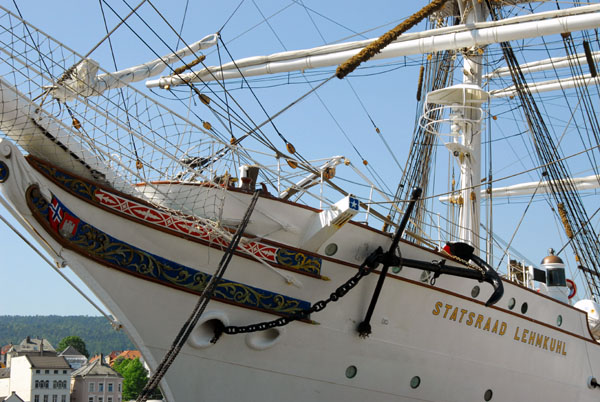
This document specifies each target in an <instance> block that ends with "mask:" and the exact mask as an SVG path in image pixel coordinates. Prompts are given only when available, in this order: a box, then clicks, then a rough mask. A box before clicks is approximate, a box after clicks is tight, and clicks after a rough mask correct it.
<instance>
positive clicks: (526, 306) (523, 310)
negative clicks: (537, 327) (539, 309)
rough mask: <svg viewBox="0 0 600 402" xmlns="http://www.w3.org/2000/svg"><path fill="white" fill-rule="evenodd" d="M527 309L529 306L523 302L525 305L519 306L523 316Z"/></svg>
mask: <svg viewBox="0 0 600 402" xmlns="http://www.w3.org/2000/svg"><path fill="white" fill-rule="evenodd" d="M528 307H529V306H528V305H527V302H525V303H523V304H521V313H522V314H525V313H526V312H527V308H528Z"/></svg>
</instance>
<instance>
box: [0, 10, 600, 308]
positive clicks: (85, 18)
mask: <svg viewBox="0 0 600 402" xmlns="http://www.w3.org/2000/svg"><path fill="white" fill-rule="evenodd" d="M255 1H256V4H258V7H257V6H255V5H254V2H253V1H252V0H246V1H245V2H244V4H243V5H242V7H240V9H239V10H238V12H237V13H236V14H235V15H234V17H233V18H232V19H231V21H230V22H229V23H227V25H226V26H225V28H224V29H223V31H222V34H223V38H224V40H225V41H226V42H228V41H232V42H230V49H231V50H232V53H233V54H234V56H235V57H247V56H250V55H260V54H269V53H273V52H278V51H283V50H284V46H285V49H288V50H291V49H298V48H305V47H312V46H318V45H322V44H324V42H323V39H325V41H326V42H332V41H335V40H338V39H341V38H344V37H347V36H349V35H350V34H351V32H350V31H349V30H348V29H347V28H346V27H352V29H354V30H355V31H357V32H361V31H364V30H367V29H369V28H371V27H375V26H378V25H381V24H385V23H388V22H393V21H399V20H400V19H402V18H403V17H406V16H407V15H409V14H410V13H411V12H414V11H416V10H417V9H418V8H420V7H422V6H423V5H425V3H426V2H425V1H423V0H420V1H413V2H398V1H397V0H396V1H391V0H390V1H378V2H376V3H377V5H376V6H374V5H373V4H371V3H368V4H367V5H366V6H365V3H364V2H357V1H354V2H352V1H351V2H344V3H342V4H344V5H343V6H341V7H340V6H339V4H338V5H335V4H332V2H323V1H309V0H305V1H304V4H305V5H306V6H308V7H310V8H311V9H312V10H313V12H311V13H310V15H311V17H312V21H311V20H310V18H309V17H308V13H306V11H305V10H302V9H301V7H300V6H299V4H298V3H299V2H300V0H294V1H292V0H290V1H287V2H286V1H283V2H280V1H262V0H261V1H257V0H255ZM131 3H132V4H133V3H137V1H131ZM156 3H157V6H159V4H158V2H156ZM160 3H161V4H160V8H161V11H163V12H164V13H165V14H167V16H168V18H169V19H170V21H171V22H172V23H173V25H174V26H175V27H176V28H177V29H179V26H180V25H181V21H182V15H183V9H184V7H185V1H182V2H180V3H181V5H180V6H178V7H175V6H173V5H172V2H160ZM197 3H200V2H194V1H190V8H189V13H188V15H187V17H186V23H185V25H184V30H183V37H184V38H185V39H186V41H188V42H193V41H195V40H197V39H199V38H201V37H203V36H205V35H207V34H210V33H214V32H216V31H217V30H219V29H220V28H221V27H222V26H223V24H224V23H225V21H226V20H227V18H228V17H229V15H230V14H231V13H232V12H233V10H234V9H235V8H236V6H237V5H238V4H239V1H238V0H228V1H220V2H218V3H215V2H213V3H206V2H201V3H202V4H197ZM0 4H1V5H2V6H4V7H6V8H8V9H9V10H11V11H15V6H14V4H13V2H12V1H6V0H3V1H1V2H0ZM18 4H19V7H20V10H21V12H22V14H23V16H24V18H25V19H26V20H28V21H30V22H31V23H32V24H33V25H35V26H37V27H38V28H40V29H41V30H42V31H45V32H47V33H49V34H51V35H53V36H55V38H56V39H58V40H59V41H62V42H63V43H65V44H66V45H67V46H69V47H71V48H73V49H75V50H76V51H78V52H79V53H82V54H83V53H86V52H87V51H88V50H89V49H91V47H92V46H94V45H95V44H96V43H97V41H98V40H99V39H100V38H102V37H103V35H104V33H105V30H104V25H103V21H102V14H101V13H100V8H99V5H98V2H94V1H81V0H57V1H28V2H23V1H18ZM110 4H111V5H114V6H115V7H118V8H119V9H120V10H121V12H122V15H124V12H123V11H122V10H123V9H124V8H123V7H122V5H121V4H122V3H121V0H113V1H110ZM167 4H168V5H167ZM216 4H218V6H215V7H213V8H210V9H207V10H203V9H202V8H201V7H202V6H204V7H211V5H216ZM398 4H401V5H400V6H399V5H398ZM120 5H121V6H120ZM288 6H289V7H288ZM144 7H146V11H148V7H147V5H145V6H144ZM359 7H360V9H359ZM258 8H260V12H262V13H263V14H264V15H271V14H273V13H275V12H277V11H279V10H281V12H280V14H278V15H277V17H274V18H273V19H272V20H271V24H272V25H271V27H269V26H267V25H265V24H262V25H260V26H258V27H257V28H254V29H252V30H251V31H250V33H249V34H247V36H249V37H250V38H251V40H250V41H244V40H242V39H240V40H237V39H235V38H236V37H237V35H239V34H240V33H242V32H244V31H246V30H249V29H251V28H252V27H254V26H255V24H257V23H258V22H260V21H261V20H262V17H261V15H260V12H259V10H258ZM146 15H149V13H147V14H146ZM148 18H149V20H151V17H148ZM300 20H302V21H300ZM332 20H334V21H335V22H333V21H332ZM152 21H153V22H154V24H153V26H155V27H156V29H158V30H160V29H164V28H160V26H161V25H160V21H158V20H157V19H154V20H152ZM300 22H301V23H300ZM313 22H314V25H313ZM114 24H115V20H114V17H113V18H110V17H109V24H108V25H109V26H110V27H112V26H114ZM315 25H316V26H317V27H318V30H317V29H316V28H315ZM301 26H302V27H304V28H303V29H304V30H301V29H300V27H301ZM290 27H291V28H292V29H290ZM307 27H308V28H307ZM387 27H388V28H389V27H390V26H389V25H388V26H387ZM271 28H272V29H273V30H275V31H276V32H277V35H278V36H277V37H276V36H275V35H274V34H273V32H272V31H271ZM143 30H144V29H142V28H140V33H143V32H142V31H143ZM165 32H166V31H165ZM381 32H382V30H381V29H380V30H378V31H376V33H368V34H366V36H367V37H373V36H374V35H375V34H380V33H381ZM117 33H118V35H115V36H116V38H115V39H117V40H115V41H114V42H113V45H114V46H115V51H116V53H117V54H118V55H119V59H118V62H119V66H118V67H119V68H124V67H128V66H130V65H134V64H139V63H142V62H145V61H148V60H151V59H153V58H155V56H154V55H153V54H152V53H151V52H150V51H149V50H148V49H147V48H146V47H145V45H144V44H142V43H140V42H139V41H137V40H135V39H131V34H130V33H129V32H128V30H127V29H125V28H121V29H120V30H119V31H118V32H117ZM121 34H122V35H123V36H119V35H121ZM148 35H150V33H149V32H147V30H146V32H145V37H146V36H148ZM125 37H127V38H129V39H123V40H118V39H119V38H125ZM166 40H167V41H168V42H169V44H170V45H171V46H175V43H176V38H175V37H174V36H173V35H172V34H171V35H167V36H166ZM281 43H283V45H282V44H281ZM157 51H158V52H159V53H160V54H166V53H167V51H166V50H164V49H162V50H160V49H157ZM109 55H110V53H109V51H108V48H107V46H102V47H101V48H100V49H99V50H98V51H96V52H95V53H94V54H92V58H95V59H97V60H100V61H101V62H102V65H103V67H104V68H106V69H107V70H112V60H111V59H110V58H109ZM417 71H418V67H416V66H413V67H406V68H404V69H403V70H399V71H396V72H392V73H390V78H391V80H390V81H389V82H387V83H384V84H383V85H382V84H377V85H381V86H380V87H377V88H376V89H375V90H373V88H369V86H371V85H375V84H373V83H372V82H371V81H370V79H369V78H368V77H364V78H353V80H352V83H353V85H354V87H355V89H356V90H357V92H358V93H359V94H360V95H361V100H362V101H363V103H364V104H365V106H366V108H367V110H368V111H369V114H370V115H371V117H372V118H373V119H374V120H375V122H376V124H377V125H378V127H379V128H380V129H381V130H382V132H383V133H384V135H385V136H386V139H387V140H388V141H389V143H390V144H391V146H392V148H393V149H394V150H395V152H396V157H397V158H398V159H399V160H400V161H401V163H402V164H403V163H404V159H405V156H406V149H407V148H408V145H409V141H410V133H411V132H412V127H413V121H414V112H415V101H414V97H415V95H414V94H415V91H416V77H417ZM297 87H299V88H298V89H297V91H296V92H295V93H294V94H293V95H292V96H289V97H287V98H286V97H284V95H281V97H277V96H276V97H271V95H267V93H266V92H263V91H262V90H259V91H257V92H258V93H259V96H261V97H262V99H264V101H265V104H266V106H267V108H268V110H269V111H270V112H271V113H272V112H274V111H277V110H278V109H279V108H281V107H282V106H284V105H285V104H287V102H289V101H291V100H292V99H294V98H295V97H296V96H298V95H299V94H300V93H303V92H305V91H306V86H304V87H302V88H300V87H301V86H300V85H298V86H297ZM321 93H322V96H323V97H324V98H325V99H326V101H327V103H328V105H329V106H330V107H331V109H332V112H333V113H334V115H335V116H336V118H338V119H345V120H344V123H342V124H343V125H344V128H345V129H346V130H347V132H348V133H349V135H350V136H351V138H352V139H353V141H354V142H355V144H356V145H357V147H358V148H359V150H360V151H361V152H362V153H364V155H365V157H366V158H367V159H368V160H369V161H370V163H371V164H372V165H373V166H375V167H376V168H377V169H378V170H379V171H380V172H382V174H383V175H384V176H386V175H388V177H389V176H393V177H397V170H396V168H395V165H393V164H392V163H391V162H390V159H389V157H387V156H386V158H387V159H386V160H387V162H386V161H384V159H383V158H382V151H381V149H382V148H381V146H380V143H378V142H377V141H378V139H376V136H375V135H374V133H373V128H372V126H371V123H370V121H369V119H368V118H367V117H366V116H365V113H364V111H363V110H362V108H361V107H360V105H359V104H358V102H357V101H356V99H355V97H354V95H353V94H352V93H351V92H350V91H349V89H348V88H347V87H344V88H342V89H340V87H334V89H333V90H330V89H328V88H324V89H323V91H322V92H321ZM313 101H314V103H317V102H316V101H315V100H314V99H313ZM301 107H304V105H302V106H301ZM255 113H256V114H255V116H256V117H257V119H258V120H263V115H260V112H259V111H258V110H256V112H255ZM306 116H307V115H306V114H305V115H304V116H300V118H299V117H298V116H295V118H296V120H295V121H293V120H292V117H290V118H289V120H288V118H287V117H283V118H282V119H281V124H282V127H284V129H285V130H286V131H285V132H286V135H289V137H290V138H291V139H292V142H294V144H295V145H296V147H297V148H298V149H299V150H301V151H302V152H303V154H308V153H309V152H308V151H309V150H311V148H312V150H315V151H317V153H320V154H319V155H318V156H319V157H323V156H331V155H338V154H343V155H345V156H348V157H351V158H352V159H353V160H354V161H355V162H356V161H357V155H356V154H355V152H354V151H353V149H352V148H351V147H350V146H348V144H346V143H345V140H344V138H343V136H341V135H340V133H339V129H338V128H337V126H336V125H335V124H334V123H333V122H332V121H331V119H330V118H329V116H328V115H327V113H325V112H324V111H323V110H321V111H320V112H319V114H315V115H312V114H311V117H310V119H307V118H306ZM298 121H300V122H301V124H298ZM286 124H287V125H286ZM311 131H313V132H314V131H318V132H319V133H321V132H322V133H326V134H327V135H326V136H325V135H323V136H321V138H319V141H321V140H322V141H328V142H327V143H326V145H325V146H323V145H322V143H319V144H320V145H319V147H315V146H314V142H313V143H310V142H309V143H307V142H306V141H304V142H302V140H303V139H304V138H305V136H306V134H307V133H308V132H311ZM503 134H504V135H509V134H510V133H503ZM325 137H327V139H326V140H325ZM375 145H376V146H375ZM315 148H316V149H315ZM439 151H440V152H439V153H438V154H439V155H440V156H439V159H440V160H441V161H443V162H442V163H443V164H445V163H446V154H445V150H444V149H443V148H441V149H440V150H439ZM519 152H520V154H519ZM522 156H523V150H518V151H514V152H513V151H510V152H508V153H505V154H504V155H503V158H505V159H504V160H501V161H499V163H502V164H503V165H507V166H510V165H514V164H515V163H516V161H517V160H518V159H519V158H520V157H522ZM358 164H359V163H358ZM587 174H591V173H587ZM386 178H387V177H386ZM530 180H531V178H528V177H526V178H525V179H524V181H530ZM388 182H389V183H390V184H392V185H395V182H394V178H391V179H389V180H388ZM503 185H505V184H503ZM517 205H518V204H517ZM510 207H515V205H514V204H513V205H510ZM505 208H506V205H499V206H498V207H497V211H498V212H500V213H501V214H502V216H503V218H502V219H499V220H496V223H495V229H496V230H497V231H498V232H500V233H504V232H506V233H508V234H504V235H503V237H505V239H506V240H508V239H509V238H510V235H511V234H512V230H510V229H509V228H514V227H515V226H516V225H517V223H518V220H519V219H520V217H521V212H522V210H523V209H524V208H525V206H524V205H523V206H517V208H513V211H514V210H516V212H509V211H508V209H505ZM592 211H593V210H592ZM0 215H2V216H4V217H6V218H9V219H10V215H9V214H8V213H7V212H6V211H5V210H4V209H3V208H1V207H0ZM548 216H549V213H548V212H547V207H546V206H545V204H544V203H537V204H535V208H533V210H532V211H530V213H529V214H528V215H527V217H526V218H525V221H524V222H523V224H522V225H523V227H526V226H528V225H529V226H530V227H534V231H533V233H534V234H533V235H532V232H531V231H530V232H519V234H518V236H517V237H516V239H515V243H514V244H516V245H517V249H519V250H520V251H521V252H522V253H523V254H525V255H527V256H528V257H529V259H530V260H532V261H533V262H539V260H541V258H543V257H544V256H545V254H546V249H547V248H548V247H551V246H552V247H555V248H558V247H560V246H561V245H562V244H563V240H561V238H560V237H559V236H553V237H550V235H549V233H550V232H555V231H556V227H555V223H554V221H553V220H552V219H549V218H548ZM11 221H12V219H11ZM12 223H13V224H15V223H14V221H12ZM17 226H18V225H17ZM21 230H22V229H21ZM540 237H542V240H539V238H540ZM0 239H2V240H1V241H0V253H1V255H2V257H1V258H0V278H2V280H1V283H2V286H1V287H0V289H1V290H0V300H1V302H0V315H4V314H12V315H15V314H18V315H36V314H39V315H46V314H58V315H71V314H87V315H97V312H96V310H94V309H93V308H92V307H91V306H90V305H89V304H88V303H87V302H86V301H85V300H84V299H83V298H82V297H81V296H79V295H78V294H77V293H76V292H75V291H74V290H72V289H71V288H70V286H69V285H68V284H67V283H66V282H65V281H63V280H62V279H61V278H60V277H59V276H58V275H57V274H56V273H55V272H54V271H53V270H52V269H51V268H50V267H48V266H47V265H46V263H45V262H43V261H42V260H41V258H39V257H38V256H37V255H36V254H35V253H33V252H32V251H31V250H30V249H29V247H28V246H27V245H26V244H25V243H24V242H22V241H21V240H20V239H19V238H18V237H17V236H16V235H15V234H14V233H12V231H10V230H9V229H8V228H7V227H6V225H5V224H4V223H1V222H0ZM534 240H537V241H534ZM64 272H66V273H68V275H69V276H70V277H71V278H73V279H74V280H76V278H74V275H72V274H71V272H70V271H69V270H68V268H67V269H65V270H64ZM76 281H77V280H76ZM77 283H79V284H80V285H81V286H82V287H83V288H84V289H85V286H84V285H82V284H81V283H80V282H79V281H77ZM88 293H89V291H88Z"/></svg>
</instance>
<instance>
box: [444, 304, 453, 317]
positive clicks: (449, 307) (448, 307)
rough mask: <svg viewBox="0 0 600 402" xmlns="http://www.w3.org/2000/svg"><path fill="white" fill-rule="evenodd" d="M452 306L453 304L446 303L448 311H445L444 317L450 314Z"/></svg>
mask: <svg viewBox="0 0 600 402" xmlns="http://www.w3.org/2000/svg"><path fill="white" fill-rule="evenodd" d="M451 308H452V305H450V304H446V312H445V313H444V318H446V316H447V315H448V311H450V309H451Z"/></svg>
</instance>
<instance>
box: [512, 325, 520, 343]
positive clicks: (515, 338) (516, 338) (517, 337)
mask: <svg viewBox="0 0 600 402" xmlns="http://www.w3.org/2000/svg"><path fill="white" fill-rule="evenodd" d="M513 339H514V340H515V341H518V340H519V339H520V338H519V327H517V330H516V331H515V336H514V337H513Z"/></svg>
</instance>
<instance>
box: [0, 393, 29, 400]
mask: <svg viewBox="0 0 600 402" xmlns="http://www.w3.org/2000/svg"><path fill="white" fill-rule="evenodd" d="M4 401H6V402H9V401H10V402H25V401H23V399H21V397H20V396H19V395H17V394H15V391H13V392H12V394H10V395H9V396H6V397H4V396H0V402H4Z"/></svg>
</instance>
